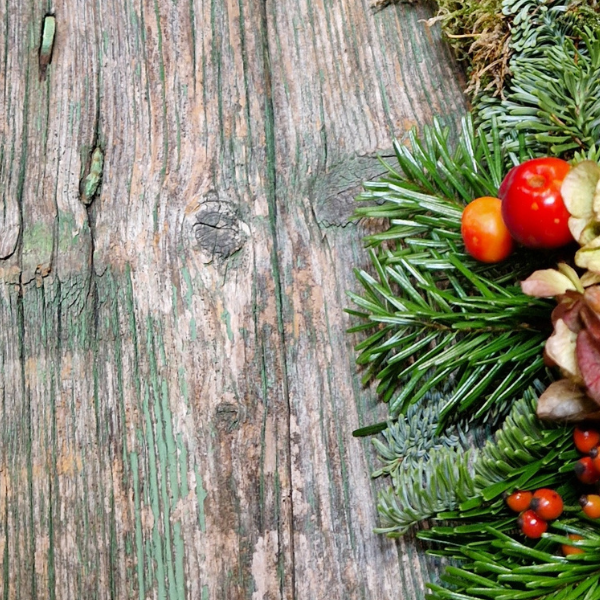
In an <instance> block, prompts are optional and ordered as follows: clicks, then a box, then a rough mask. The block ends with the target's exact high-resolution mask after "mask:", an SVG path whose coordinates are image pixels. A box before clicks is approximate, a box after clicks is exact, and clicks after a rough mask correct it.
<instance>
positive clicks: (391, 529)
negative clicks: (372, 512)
mask: <svg viewBox="0 0 600 600" xmlns="http://www.w3.org/2000/svg"><path fill="white" fill-rule="evenodd" d="M540 389H543V386H541V385H540V384H539V383H538V388H537V391H536V390H535V389H534V388H530V389H529V390H527V392H526V393H525V395H524V396H523V398H522V399H520V400H519V401H517V402H515V403H514V404H513V406H512V408H511V410H510V412H509V414H508V416H507V418H506V419H505V421H504V423H503V425H502V427H500V428H499V429H498V431H497V432H496V433H495V435H494V437H493V439H491V440H489V441H487V442H486V443H485V444H484V445H483V446H482V447H481V448H471V449H468V450H466V449H465V448H466V440H465V438H464V437H462V438H461V437H459V436H454V437H453V438H451V439H449V440H448V439H446V440H444V441H443V442H441V443H440V444H439V445H438V446H437V447H436V448H434V449H432V450H430V451H429V452H428V453H427V454H424V455H423V456H421V457H420V458H419V459H418V460H414V459H413V460H406V461H404V457H403V456H402V455H399V454H396V455H395V456H394V450H395V449H398V450H400V451H404V449H403V448H402V445H401V444H398V443H397V441H396V439H395V437H394V436H393V434H390V433H389V431H390V430H388V432H386V435H385V438H386V440H387V441H388V445H387V446H384V451H382V448H381V445H379V444H378V445H377V448H378V450H379V453H380V456H382V458H383V459H384V460H385V461H387V464H388V465H389V466H394V469H393V471H392V486H390V487H389V488H388V489H387V490H385V491H383V492H382V493H381V494H380V496H379V501H378V510H379V513H380V515H381V527H379V528H378V529H377V531H378V532H380V533H386V534H387V535H388V536H390V537H396V536H398V535H402V534H403V533H404V532H406V531H407V530H408V529H409V528H410V527H411V526H413V525H415V524H416V523H418V522H420V521H422V520H424V519H428V518H432V517H435V518H437V519H444V520H450V521H456V520H460V521H463V522H465V523H466V524H468V525H471V526H473V524H474V526H475V527H481V523H482V521H483V522H484V523H485V524H486V525H490V524H492V523H498V524H500V526H501V529H503V530H505V529H507V528H509V529H514V527H515V516H514V515H512V516H511V513H510V511H508V509H507V508H506V506H505V503H504V494H505V493H510V492H512V491H514V490H516V489H532V490H533V489H539V488H541V487H551V488H553V489H557V490H558V491H559V492H560V493H562V495H563V498H564V499H565V501H566V502H570V503H576V501H577V497H576V495H575V493H574V491H573V490H572V486H570V484H571V482H572V481H573V478H574V476H573V465H574V463H575V461H576V460H577V459H578V458H579V456H578V454H577V452H576V451H575V450H574V447H573V441H572V439H573V434H572V429H571V428H570V427H565V426H557V425H554V424H543V423H542V422H541V421H540V420H539V419H538V418H537V416H536V414H535V406H536V402H537V397H538V396H537V392H539V390H540ZM413 426H414V427H416V424H415V425H413ZM406 437H410V436H406ZM380 444H381V442H380ZM408 456H410V454H409V455H408ZM394 458H395V462H394ZM376 474H379V473H376ZM464 526H466V525H461V526H460V527H464ZM460 527H459V531H462V529H461V528H460ZM436 531H454V529H453V528H450V530H448V529H447V528H442V529H436V528H433V529H432V530H429V531H424V532H421V533H420V535H422V536H424V537H425V538H427V539H433V540H436V539H437V538H436V535H437V534H436V533H435V532H436ZM432 532H434V533H432ZM444 541H445V538H444Z"/></svg>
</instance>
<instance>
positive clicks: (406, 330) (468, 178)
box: [348, 118, 552, 435]
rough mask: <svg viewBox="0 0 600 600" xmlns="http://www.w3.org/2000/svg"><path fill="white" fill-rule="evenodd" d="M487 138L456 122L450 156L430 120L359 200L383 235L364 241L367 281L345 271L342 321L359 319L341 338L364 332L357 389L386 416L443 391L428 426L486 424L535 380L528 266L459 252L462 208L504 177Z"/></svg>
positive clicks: (538, 335) (536, 337)
mask: <svg viewBox="0 0 600 600" xmlns="http://www.w3.org/2000/svg"><path fill="white" fill-rule="evenodd" d="M492 136H493V141H492V144H491V145H489V144H488V141H487V138H486V136H485V135H483V134H482V133H481V132H476V131H475V130H474V128H473V123H472V121H471V119H470V118H466V119H465V120H464V122H463V133H462V134H461V136H460V137H459V140H458V143H457V144H456V146H455V149H454V150H453V151H450V149H449V147H450V144H449V130H448V129H445V128H443V127H442V126H441V125H440V123H439V122H438V121H435V122H434V124H433V126H432V127H430V128H426V129H425V131H424V135H423V137H422V138H421V139H418V138H417V137H416V135H415V133H414V132H412V133H411V134H410V136H409V142H410V146H411V149H409V148H408V147H406V146H402V145H401V144H399V143H396V144H395V152H396V159H397V161H398V166H399V168H394V167H392V166H391V165H386V166H387V167H388V175H387V177H385V178H383V179H381V180H379V181H376V182H371V183H367V184H366V185H365V187H366V190H367V191H366V192H365V193H364V194H363V195H362V196H360V197H359V200H361V201H363V202H366V203H368V204H367V206H364V207H361V208H359V209H358V210H357V211H356V212H357V216H358V217H361V218H364V217H368V218H386V219H388V220H389V223H390V227H389V228H388V229H387V230H386V231H384V232H382V233H378V234H375V235H372V236H369V237H367V238H366V242H367V244H369V245H370V246H371V260H372V263H373V267H374V274H371V273H368V272H367V271H365V270H357V271H356V277H357V279H358V281H359V282H360V283H361V285H362V287H363V293H362V295H359V294H354V293H350V294H349V295H350V298H351V299H352V301H353V302H354V304H355V306H356V309H353V310H349V311H348V312H349V313H350V314H352V315H353V316H355V317H357V318H358V319H360V321H361V322H360V323H359V324H358V325H356V326H354V327H353V328H352V329H351V331H352V332H366V333H368V337H366V338H365V339H364V340H363V341H361V342H360V343H359V344H358V346H357V347H356V349H357V350H358V351H359V355H358V359H357V361H358V363H359V364H360V365H364V366H365V368H366V370H365V374H364V382H367V381H369V380H371V379H375V380H377V381H378V387H377V390H378V392H379V394H380V395H381V397H382V399H383V400H384V401H385V402H389V410H390V415H391V417H392V418H395V417H397V416H398V415H399V414H402V413H404V412H405V411H406V409H407V408H408V406H409V405H410V404H412V403H416V402H419V401H420V400H421V399H422V398H425V397H426V396H427V395H428V394H430V393H431V392H432V391H434V390H436V389H442V388H443V387H444V386H445V387H446V388H447V387H448V383H449V382H450V383H451V386H450V387H451V389H449V390H448V393H447V396H446V401H445V402H444V404H443V406H441V407H440V415H439V424H438V429H439V428H440V427H441V426H443V425H444V424H445V423H446V421H447V419H448V417H449V416H450V415H453V416H454V417H456V416H462V415H468V416H469V418H474V419H479V418H485V417H486V416H488V417H489V415H491V414H497V413H498V412H502V410H503V409H502V407H505V406H506V404H507V402H508V401H510V400H511V399H512V398H513V397H514V395H515V393H518V392H519V391H520V390H522V389H524V388H526V387H527V386H528V385H530V384H531V383H532V382H533V381H534V379H535V378H537V377H540V376H541V374H542V372H543V368H544V367H543V360H542V345H543V343H544V341H545V339H546V338H547V337H548V335H549V331H550V329H549V318H548V317H549V313H550V310H551V308H552V304H551V303H549V302H547V301H542V300H536V299H532V298H530V297H529V296H525V295H524V294H523V293H522V292H521V289H520V287H519V285H518V281H519V279H522V278H525V277H526V276H527V275H529V274H530V272H531V264H532V260H533V261H534V262H535V260H536V259H535V258H534V257H533V256H524V255H523V254H520V255H519V257H518V258H515V259H513V260H509V261H507V262H506V264H505V265H503V266H501V267H497V266H494V267H490V266H487V265H483V264H482V263H478V262H477V261H475V260H473V259H472V258H470V257H469V256H468V255H467V254H466V253H465V251H464V248H463V246H462V240H461V234H460V219H461V215H462V210H463V208H464V206H465V204H466V203H467V202H469V201H470V200H471V199H473V198H476V197H478V196H483V195H492V196H494V195H496V193H497V189H498V186H499V184H500V182H501V180H502V178H503V176H504V174H505V173H506V165H505V156H504V153H503V151H502V149H501V146H500V141H499V137H498V133H497V131H496V130H495V129H494V130H493V131H492ZM537 260H539V258H538V259H537ZM490 409H493V410H492V412H490ZM383 427H385V424H382V425H381V428H383ZM373 431H374V429H373V428H367V429H366V430H363V431H358V432H357V434H359V435H360V434H364V433H373Z"/></svg>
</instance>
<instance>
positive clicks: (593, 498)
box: [579, 494, 600, 519]
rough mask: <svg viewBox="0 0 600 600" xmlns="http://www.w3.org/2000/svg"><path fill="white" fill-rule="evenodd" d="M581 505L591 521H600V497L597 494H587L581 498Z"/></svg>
mask: <svg viewBox="0 0 600 600" xmlns="http://www.w3.org/2000/svg"><path fill="white" fill-rule="evenodd" d="M579 504H581V508H582V509H583V512H584V513H585V514H586V515H587V516H588V517H589V518H590V519H600V496H598V495H597V494H587V495H585V494H584V495H583V496H581V498H579Z"/></svg>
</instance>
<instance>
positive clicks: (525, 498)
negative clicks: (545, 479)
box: [506, 488, 563, 539]
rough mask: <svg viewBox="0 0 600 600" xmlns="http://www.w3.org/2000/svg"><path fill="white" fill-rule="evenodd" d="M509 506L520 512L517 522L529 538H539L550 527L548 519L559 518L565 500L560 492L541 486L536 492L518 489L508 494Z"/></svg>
mask: <svg viewBox="0 0 600 600" xmlns="http://www.w3.org/2000/svg"><path fill="white" fill-rule="evenodd" d="M506 504H508V507H509V508H510V509H511V510H513V511H515V512H518V513H520V515H519V519H518V520H517V524H518V525H519V528H520V529H521V531H522V532H523V534H524V535H526V536H527V537H529V538H533V539H537V538H540V537H542V534H543V533H544V532H545V531H546V530H547V529H548V521H553V520H554V519H558V517H560V515H561V514H562V511H563V500H562V498H561V497H560V494H559V493H558V492H555V491H554V490H551V489H549V488H540V489H539V490H536V491H535V492H533V493H532V492H524V491H516V492H513V493H512V494H510V496H507V498H506Z"/></svg>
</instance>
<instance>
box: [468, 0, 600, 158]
mask: <svg viewBox="0 0 600 600" xmlns="http://www.w3.org/2000/svg"><path fill="white" fill-rule="evenodd" d="M528 4H529V5H531V6H527V5H526V8H528V10H527V11H526V12H522V14H523V18H521V19H520V20H519V22H518V23H517V24H516V26H515V28H514V30H513V32H512V45H513V49H515V50H520V51H519V52H516V53H515V54H514V55H513V57H512V59H511V61H510V70H511V73H512V78H511V80H510V84H509V85H508V86H507V87H506V88H505V90H504V98H503V99H499V98H494V97H490V96H482V97H481V98H479V99H478V100H477V101H476V106H477V112H478V121H479V122H481V123H482V124H483V126H484V128H485V129H487V130H490V129H491V127H492V122H494V123H497V125H498V128H499V130H500V137H501V139H502V142H503V146H504V147H505V148H506V149H507V150H508V151H509V152H510V153H515V154H516V153H518V152H519V150H520V149H522V148H523V146H525V147H526V148H527V154H528V155H529V156H544V155H553V156H558V155H560V156H566V157H571V156H573V155H574V154H575V153H579V155H580V156H581V157H583V156H586V157H589V158H592V159H595V160H597V159H598V158H599V157H600V148H599V146H598V140H599V139H600V95H599V94H598V93H597V91H598V89H600V28H598V23H599V22H600V12H598V11H599V10H600V9H598V7H597V6H596V8H595V9H594V8H592V7H590V6H586V7H582V6H581V5H574V6H573V7H569V6H567V5H568V4H569V3H565V2H558V3H556V2H555V3H553V5H552V6H551V7H548V6H546V5H543V4H542V5H540V3H538V2H533V3H532V2H529V3H528ZM520 14H521V13H520ZM594 22H595V24H596V26H595V27H590V26H589V25H588V23H592V24H593V23H594ZM519 134H521V135H519Z"/></svg>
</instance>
